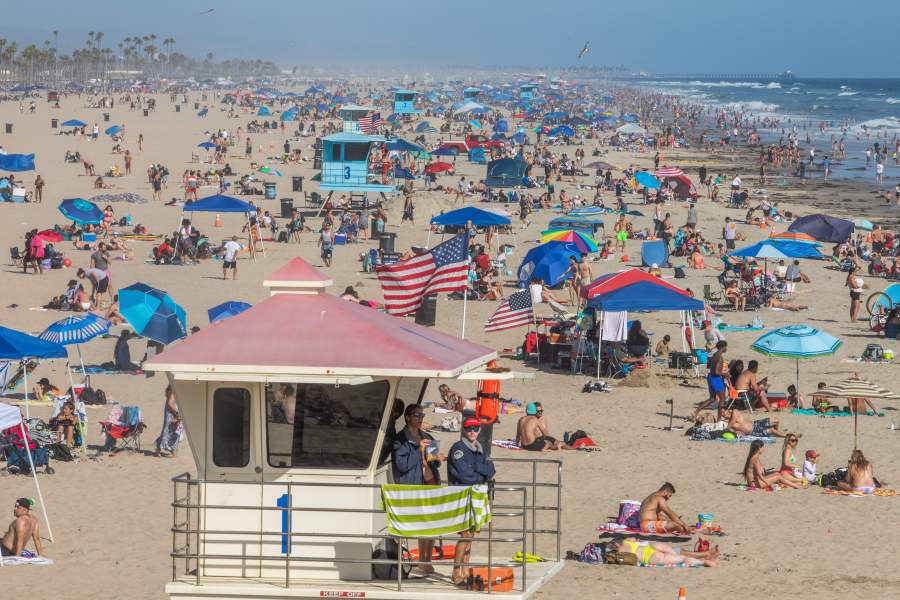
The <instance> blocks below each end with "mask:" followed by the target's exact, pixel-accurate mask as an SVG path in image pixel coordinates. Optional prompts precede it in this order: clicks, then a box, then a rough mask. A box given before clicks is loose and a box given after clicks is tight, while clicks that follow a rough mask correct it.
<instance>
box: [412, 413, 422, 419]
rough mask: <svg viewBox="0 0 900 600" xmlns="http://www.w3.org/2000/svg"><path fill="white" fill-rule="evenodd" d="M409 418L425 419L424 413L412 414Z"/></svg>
mask: <svg viewBox="0 0 900 600" xmlns="http://www.w3.org/2000/svg"><path fill="white" fill-rule="evenodd" d="M411 416H413V417H415V418H417V419H424V418H425V413H423V412H414V413H412V415H411Z"/></svg>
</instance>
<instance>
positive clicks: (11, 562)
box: [0, 556, 53, 567]
mask: <svg viewBox="0 0 900 600" xmlns="http://www.w3.org/2000/svg"><path fill="white" fill-rule="evenodd" d="M0 562H2V563H3V566H4V567H17V566H19V565H37V566H48V565H52V564H53V561H52V560H50V559H49V558H44V557H43V556H4V557H2V558H0Z"/></svg>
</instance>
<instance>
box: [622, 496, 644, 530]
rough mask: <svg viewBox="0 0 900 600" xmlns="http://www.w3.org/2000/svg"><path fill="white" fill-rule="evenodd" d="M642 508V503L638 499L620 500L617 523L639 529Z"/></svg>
mask: <svg viewBox="0 0 900 600" xmlns="http://www.w3.org/2000/svg"><path fill="white" fill-rule="evenodd" d="M640 510H641V503H640V502H639V501H637V500H620V501H619V516H618V518H616V523H618V524H619V525H624V526H625V527H631V528H632V529H637V528H638V527H640V523H638V514H639V513H640Z"/></svg>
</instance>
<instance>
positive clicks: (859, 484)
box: [837, 450, 877, 494]
mask: <svg viewBox="0 0 900 600" xmlns="http://www.w3.org/2000/svg"><path fill="white" fill-rule="evenodd" d="M837 487H838V488H839V489H842V490H844V491H845V492H856V493H858V494H872V493H874V492H875V488H876V487H877V486H876V485H875V473H874V472H873V470H872V463H871V462H869V459H867V458H866V456H865V454H863V452H862V450H854V451H853V453H852V454H850V462H849V463H848V465H847V476H846V478H845V479H844V481H838V482H837Z"/></svg>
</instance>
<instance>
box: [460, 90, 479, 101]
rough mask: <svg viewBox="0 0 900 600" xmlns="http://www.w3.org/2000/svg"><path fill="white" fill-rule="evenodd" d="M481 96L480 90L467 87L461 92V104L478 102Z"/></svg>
mask: <svg viewBox="0 0 900 600" xmlns="http://www.w3.org/2000/svg"><path fill="white" fill-rule="evenodd" d="M480 95H481V88H477V87H467V88H465V89H464V90H463V102H478V97H479V96H480Z"/></svg>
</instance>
